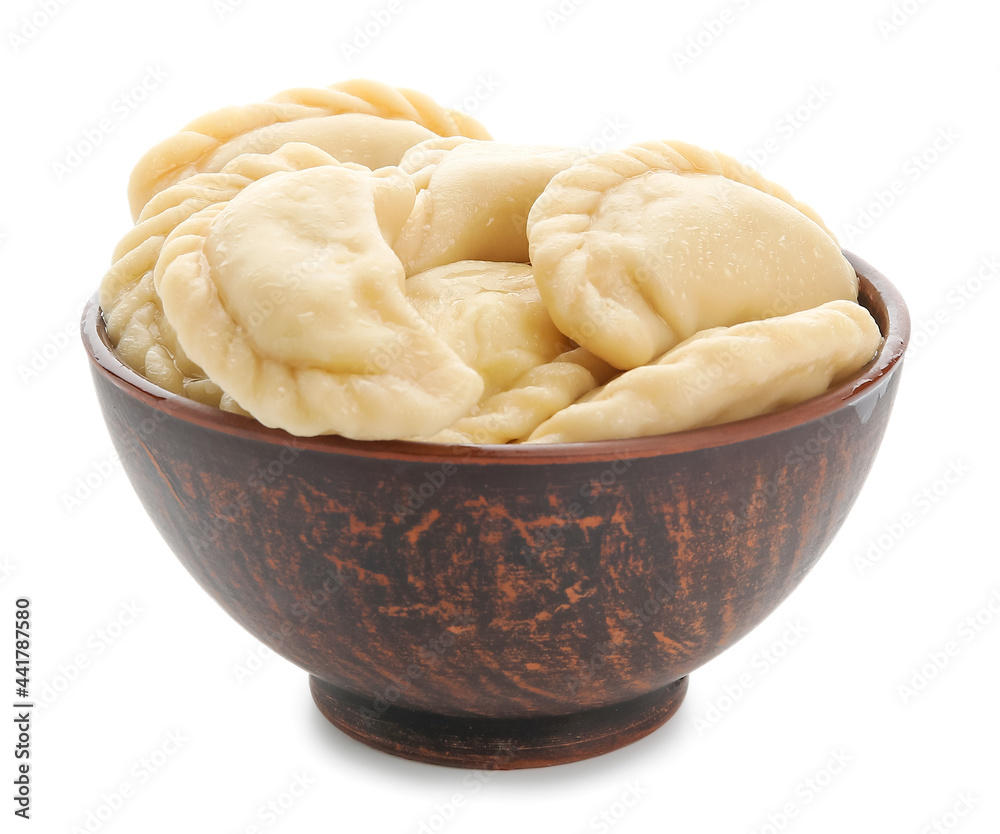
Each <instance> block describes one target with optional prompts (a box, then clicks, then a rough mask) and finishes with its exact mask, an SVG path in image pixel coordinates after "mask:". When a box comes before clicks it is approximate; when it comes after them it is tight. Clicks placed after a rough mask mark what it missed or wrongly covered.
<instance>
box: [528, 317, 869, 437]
mask: <svg viewBox="0 0 1000 834" xmlns="http://www.w3.org/2000/svg"><path fill="white" fill-rule="evenodd" d="M881 341H882V336H881V334H880V333H879V329H878V325H877V324H876V323H875V320H874V319H873V318H872V317H871V314H870V313H869V312H868V311H867V310H866V309H865V308H864V307H862V306H861V305H860V304H857V303H855V302H853V301H831V302H827V303H826V304H823V305H821V306H819V307H816V308H814V309H811V310H804V311H800V312H796V313H791V314H789V315H787V316H777V317H774V318H769V319H764V320H763V321H752V322H745V323H743V324H737V325H733V326H732V327H716V328H712V329H709V330H704V331H702V332H700V333H698V334H697V335H695V336H692V337H691V338H690V339H688V340H687V341H685V342H683V343H682V344H680V345H677V346H676V347H675V348H673V349H672V350H670V351H668V352H667V353H666V354H664V355H663V356H661V357H660V358H659V359H657V360H656V362H654V363H653V364H651V365H645V366H643V367H640V368H634V369H632V370H629V371H626V372H625V373H623V374H621V375H620V376H617V377H615V378H614V379H613V380H611V381H610V382H609V383H608V384H607V385H605V386H604V387H603V388H598V389H597V390H595V391H594V392H592V393H591V394H588V395H587V396H585V397H584V398H583V399H582V400H581V401H580V402H578V403H575V404H574V405H571V406H569V408H565V409H563V410H562V411H560V412H558V413H556V414H555V415H553V416H552V417H551V418H550V419H549V420H547V421H546V422H544V423H542V425H540V426H539V427H538V428H537V429H536V430H535V431H534V433H533V434H532V435H531V437H530V438H529V439H528V441H527V442H528V443H573V442H577V441H583V440H611V439H618V438H627V437H643V436H646V435H652V434H665V433H667V432H676V431H683V430H685V429H691V428H698V427H702V426H714V425H716V424H718V423H726V422H729V421H731V420H740V419H742V418H744V417H751V416H755V415H757V414H765V413H767V412H769V411H775V410H777V409H780V408H785V407H787V406H790V405H793V404H794V403H797V402H801V401H802V400H806V399H808V398H810V397H814V396H816V395H817V394H821V393H823V392H824V391H825V390H826V389H827V388H828V387H829V386H830V384H831V383H834V382H837V381H839V380H841V379H844V378H846V377H848V376H850V375H851V374H854V373H855V372H857V371H858V370H860V369H861V368H862V367H864V365H866V364H867V363H868V362H870V361H871V360H872V358H874V356H875V353H876V351H877V350H878V348H879V345H880V344H881Z"/></svg>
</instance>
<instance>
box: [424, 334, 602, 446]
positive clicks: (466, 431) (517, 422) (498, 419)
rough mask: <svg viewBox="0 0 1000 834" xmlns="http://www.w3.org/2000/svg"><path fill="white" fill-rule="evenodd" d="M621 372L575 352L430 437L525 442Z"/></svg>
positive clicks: (586, 353)
mask: <svg viewBox="0 0 1000 834" xmlns="http://www.w3.org/2000/svg"><path fill="white" fill-rule="evenodd" d="M615 373H617V371H616V370H615V369H614V368H612V367H611V366H610V365H609V364H608V363H607V362H605V361H604V360H603V359H598V358H597V357H596V356H594V354H592V353H591V352H590V351H588V350H587V349H586V348H582V347H577V348H573V349H572V350H568V351H566V352H565V353H563V354H560V355H559V356H557V357H556V358H555V359H553V360H552V361H551V362H546V363H545V364H544V365H538V366H537V367H534V368H532V369H531V370H529V371H527V372H526V373H524V374H523V375H522V376H521V377H519V378H518V379H517V380H516V381H515V382H514V384H513V385H511V387H510V388H508V389H507V390H505V391H500V392H499V393H497V394H494V395H493V396H492V397H489V398H487V399H485V400H484V401H483V402H482V403H481V404H480V405H479V406H477V407H476V409H475V411H474V412H473V413H472V414H470V415H468V416H467V417H462V418H460V419H458V420H456V421H455V422H454V423H452V424H451V425H450V426H449V427H448V428H446V429H444V430H443V431H440V432H438V433H437V434H435V435H434V436H433V437H429V438H426V439H427V440H429V441H431V442H434V443H463V444H468V443H476V444H482V443H509V442H511V441H518V440H524V439H525V438H527V437H528V435H530V434H531V433H532V432H533V431H534V430H535V429H536V428H538V426H540V425H541V424H542V423H544V422H545V421H546V420H547V419H548V418H549V417H551V416H552V415H553V414H555V413H556V412H558V411H561V410H562V409H564V408H566V407H567V406H569V405H571V404H572V403H574V402H576V401H577V400H578V399H580V397H582V396H583V395H584V394H587V393H588V392H590V391H592V390H594V389H595V388H596V387H597V386H598V385H603V384H604V383H605V382H607V381H608V380H609V379H611V377H612V376H614V375H615Z"/></svg>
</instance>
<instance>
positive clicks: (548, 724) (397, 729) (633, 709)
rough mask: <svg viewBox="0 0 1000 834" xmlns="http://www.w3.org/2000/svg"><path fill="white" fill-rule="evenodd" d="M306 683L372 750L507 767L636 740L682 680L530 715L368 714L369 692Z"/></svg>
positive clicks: (333, 718) (665, 714) (662, 712)
mask: <svg viewBox="0 0 1000 834" xmlns="http://www.w3.org/2000/svg"><path fill="white" fill-rule="evenodd" d="M309 688H310V690H311V691H312V696H313V700H314V701H315V702H316V705H317V706H318V707H319V709H320V712H322V713H323V715H324V716H326V718H327V719H328V720H329V721H330V722H331V723H332V724H333V725H334V726H335V727H337V728H338V729H339V730H342V731H343V732H345V733H347V735H349V736H352V737H353V738H356V739H357V740H358V741H361V742H363V743H364V744H367V745H368V746H369V747H374V748H375V749H376V750H382V751H384V752H386V753H392V754H393V755H395V756H401V757H403V758H404V759H414V760H416V761H419V762H428V763H431V764H439V765H448V766H451V767H469V768H481V769H484V770H515V769H517V768H525V767H545V766H547V765H555V764H564V763H566V762H575V761H579V760H580V759H589V758H591V757H593V756H599V755H601V754H602V753H609V752H611V751H612V750H617V749H618V748H619V747H624V746H625V745H627V744H631V743H632V742H633V741H638V740H639V739H640V738H642V737H643V736H646V735H648V734H649V733H651V732H653V730H655V729H656V728H657V727H660V726H662V725H663V724H664V723H666V721H667V720H668V719H669V718H670V717H671V716H672V715H673V714H674V713H675V712H677V708H678V707H679V706H680V705H681V701H683V700H684V695H685V693H686V692H687V678H686V677H683V678H681V679H680V680H676V681H674V682H673V683H669V684H667V685H666V686H664V687H663V688H662V689H658V690H656V691H655V692H650V693H649V694H647V695H641V696H639V697H638V698H633V699H632V700H631V701H623V702H622V703H620V704H613V705H611V706H607V707H600V708H598V709H592V710H585V711H581V712H574V713H570V714H568V715H550V716H539V717H537V718H480V717H476V716H457V715H439V714H436V713H432V712H420V711H416V710H409V709H404V708H402V707H396V706H390V707H388V708H386V709H385V710H384V711H382V712H380V713H379V714H378V715H375V714H374V712H373V710H372V699H371V698H364V697H361V696H358V695H354V694H352V693H350V692H347V691H345V690H343V689H340V688H338V687H336V686H333V685H332V684H329V683H327V682H326V681H322V680H320V679H319V678H317V677H315V676H310V678H309Z"/></svg>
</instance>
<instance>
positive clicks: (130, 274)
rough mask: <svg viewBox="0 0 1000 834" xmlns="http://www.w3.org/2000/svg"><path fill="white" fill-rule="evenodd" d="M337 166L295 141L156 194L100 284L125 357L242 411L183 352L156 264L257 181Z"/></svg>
mask: <svg viewBox="0 0 1000 834" xmlns="http://www.w3.org/2000/svg"><path fill="white" fill-rule="evenodd" d="M337 164H339V163H338V162H337V160H336V159H334V158H333V157H331V156H330V155H329V154H326V153H324V152H323V151H321V150H319V149H318V148H315V147H313V146H312V145H306V144H301V143H297V144H296V143H293V144H289V145H285V146H284V147H282V148H280V149H279V150H278V151H275V152H274V153H270V154H266V155H256V154H248V155H244V156H241V157H238V158H236V159H234V160H233V161H232V162H230V163H229V164H228V165H226V167H225V168H224V169H223V170H222V171H221V172H218V173H213V174H197V175H195V176H193V177H189V178H188V179H185V180H182V181H181V182H180V183H178V184H177V185H174V186H171V187H170V188H167V189H166V190H164V191H161V192H160V193H159V194H157V195H156V196H155V197H153V198H152V199H151V200H150V201H149V202H148V203H147V204H146V206H145V207H144V208H143V210H142V213H141V214H140V215H139V222H138V223H137V224H136V225H135V226H134V227H133V228H132V229H130V230H129V231H128V233H127V234H126V235H125V236H124V237H123V238H122V240H121V241H120V242H119V244H118V246H117V247H116V248H115V251H114V255H113V261H114V263H113V265H112V267H111V269H110V270H108V272H107V273H106V274H105V276H104V278H103V279H102V281H101V289H100V302H101V312H102V313H103V315H104V320H105V324H106V325H107V332H108V337H109V338H110V340H111V344H112V345H113V346H114V348H115V349H116V351H117V353H118V355H119V357H120V358H121V359H122V360H123V361H124V362H125V363H126V364H127V365H128V366H129V367H131V368H132V369H133V370H135V371H137V372H139V373H140V374H142V375H143V376H144V377H146V379H148V380H150V381H151V382H154V383H156V384H157V385H159V386H160V387H161V388H164V389H166V390H167V391H171V392H173V393H175V394H183V395H185V396H188V397H191V398H192V399H195V400H198V401H199V402H202V403H205V404H206V405H214V406H219V407H222V408H224V409H226V410H237V409H236V407H235V406H234V404H233V402H232V398H230V397H228V396H227V395H226V394H225V392H223V391H222V390H221V389H220V388H219V387H218V386H217V385H216V384H215V383H214V382H212V381H211V380H209V379H207V378H206V374H205V372H204V370H202V369H201V368H200V367H198V365H197V364H196V363H195V362H192V361H191V359H190V358H188V356H187V355H186V354H185V353H184V350H183V349H182V348H181V346H180V344H179V343H178V341H177V334H176V333H175V332H174V329H173V327H172V326H171V324H170V322H169V321H167V318H166V316H164V314H163V306H162V304H161V303H160V297H159V295H158V294H157V292H156V289H155V287H154V286H153V268H154V267H155V265H156V261H157V259H158V258H159V256H160V251H161V250H162V248H163V242H164V241H165V240H166V239H167V235H169V234H170V233H171V232H172V231H173V230H174V229H175V228H176V227H177V226H178V225H179V224H180V223H183V222H184V221H185V220H187V219H188V218H189V217H191V216H192V215H194V214H196V213H197V212H199V211H201V210H202V209H204V208H207V207H208V206H211V205H215V204H216V203H223V202H227V201H229V200H231V199H232V198H233V197H235V196H236V195H237V194H239V193H240V191H242V190H243V189H244V188H245V187H246V186H247V185H249V184H250V183H251V182H253V181H255V180H258V179H261V178H263V177H266V176H268V175H270V174H274V173H277V172H281V171H301V170H305V169H306V168H312V167H316V166H319V165H337ZM357 167H358V168H359V169H360V166H357ZM403 220H405V216H404V217H402V218H397V222H398V225H402V221H403Z"/></svg>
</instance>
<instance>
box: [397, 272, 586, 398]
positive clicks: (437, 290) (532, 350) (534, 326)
mask: <svg viewBox="0 0 1000 834" xmlns="http://www.w3.org/2000/svg"><path fill="white" fill-rule="evenodd" d="M405 290H406V297H407V300H408V301H409V302H410V303H411V304H412V305H413V308H414V309H415V310H416V311H417V313H418V314H419V315H420V317H421V318H422V319H423V320H424V321H425V322H427V324H428V326H429V327H430V329H431V331H432V332H433V333H434V334H435V335H437V336H438V337H439V338H441V339H442V340H443V341H444V342H445V343H446V344H447V345H448V346H449V347H450V348H451V349H452V350H453V351H455V353H456V354H458V356H459V357H461V358H462V360H463V361H464V362H465V364H466V365H468V366H469V367H470V368H473V369H474V370H475V371H476V372H477V373H478V374H479V375H480V376H481V377H482V378H483V393H482V397H483V398H486V397H491V396H493V394H496V393H497V392H499V391H503V390H506V389H507V388H508V387H510V386H511V385H512V384H513V383H514V382H515V381H516V380H517V379H518V378H519V377H520V376H521V375H522V374H523V373H525V372H526V371H528V370H529V369H530V368H533V367H535V366H536V365H541V364H543V363H545V362H549V361H551V360H552V359H554V358H555V357H556V356H558V355H559V354H560V353H562V352H563V351H565V350H566V349H567V339H566V337H565V336H563V334H562V333H560V332H559V330H558V328H557V327H556V326H555V325H554V324H553V323H552V319H551V318H549V314H548V311H547V310H546V309H545V305H544V304H542V299H541V298H540V297H539V295H538V289H537V287H535V279H534V277H533V276H532V274H531V267H530V266H529V265H527V264H518V263H494V262H491V261H459V262H458V263H454V264H447V265H446V266H440V267H436V268H434V269H429V270H427V271H426V272H422V273H420V274H419V275H414V276H413V277H412V278H409V279H407V281H406V285H405Z"/></svg>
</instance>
